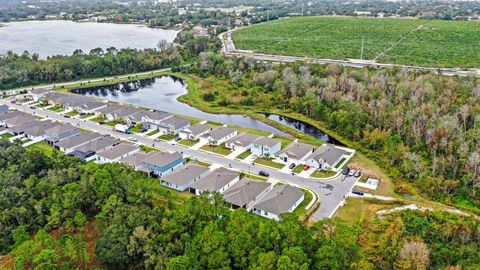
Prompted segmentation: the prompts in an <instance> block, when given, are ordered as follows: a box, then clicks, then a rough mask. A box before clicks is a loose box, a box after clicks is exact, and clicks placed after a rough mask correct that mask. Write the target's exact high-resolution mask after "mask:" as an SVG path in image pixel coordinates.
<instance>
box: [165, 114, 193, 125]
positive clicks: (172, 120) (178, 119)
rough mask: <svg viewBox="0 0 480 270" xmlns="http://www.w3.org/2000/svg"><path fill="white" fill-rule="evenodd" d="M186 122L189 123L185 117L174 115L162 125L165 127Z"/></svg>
mask: <svg viewBox="0 0 480 270" xmlns="http://www.w3.org/2000/svg"><path fill="white" fill-rule="evenodd" d="M184 122H188V119H185V118H183V117H180V116H176V115H172V116H171V117H168V118H167V119H165V120H162V124H164V125H176V124H179V123H184Z"/></svg>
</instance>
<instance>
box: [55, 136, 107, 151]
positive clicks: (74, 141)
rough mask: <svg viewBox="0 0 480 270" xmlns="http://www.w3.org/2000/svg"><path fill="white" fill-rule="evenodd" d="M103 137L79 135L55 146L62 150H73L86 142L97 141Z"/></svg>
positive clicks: (61, 141)
mask: <svg viewBox="0 0 480 270" xmlns="http://www.w3.org/2000/svg"><path fill="white" fill-rule="evenodd" d="M100 137H102V135H101V134H98V133H94V132H91V133H79V134H76V135H73V136H70V137H67V138H65V139H63V140H60V141H59V142H57V143H55V146H58V147H62V148H72V147H75V146H78V145H81V144H84V143H86V142H89V141H92V140H96V139H98V138H100Z"/></svg>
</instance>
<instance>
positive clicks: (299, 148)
mask: <svg viewBox="0 0 480 270" xmlns="http://www.w3.org/2000/svg"><path fill="white" fill-rule="evenodd" d="M314 151H315V146H313V145H310V144H306V143H301V142H292V143H291V144H289V145H288V146H287V147H285V148H284V149H283V150H282V151H280V153H279V154H278V158H279V160H280V161H282V162H285V163H296V164H303V163H304V162H305V160H306V159H307V157H308V156H309V155H311V154H312V153H313V152H314Z"/></svg>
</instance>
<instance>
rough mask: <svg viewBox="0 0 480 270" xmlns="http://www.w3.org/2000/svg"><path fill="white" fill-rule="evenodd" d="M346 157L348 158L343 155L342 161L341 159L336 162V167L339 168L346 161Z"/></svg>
mask: <svg viewBox="0 0 480 270" xmlns="http://www.w3.org/2000/svg"><path fill="white" fill-rule="evenodd" d="M345 159H346V158H344V157H343V158H342V159H340V161H339V162H338V163H337V164H335V169H337V168H338V167H340V165H342V164H343V162H345Z"/></svg>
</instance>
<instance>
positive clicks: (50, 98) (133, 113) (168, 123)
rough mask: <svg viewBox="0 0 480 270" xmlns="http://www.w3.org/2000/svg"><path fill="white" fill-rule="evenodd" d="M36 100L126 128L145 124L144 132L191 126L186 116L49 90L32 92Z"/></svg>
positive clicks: (170, 131) (173, 129) (167, 130)
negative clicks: (92, 115)
mask: <svg viewBox="0 0 480 270" xmlns="http://www.w3.org/2000/svg"><path fill="white" fill-rule="evenodd" d="M30 96H31V99H32V100H33V101H36V102H42V103H48V104H49V105H52V106H58V107H62V108H63V109H65V110H68V111H77V112H78V113H81V114H87V113H91V114H94V115H95V116H96V117H102V118H105V119H106V120H107V121H117V122H123V123H124V124H125V125H127V127H133V126H134V125H136V124H142V127H143V128H144V129H153V130H155V129H158V130H159V131H160V132H162V133H164V134H170V133H173V134H178V132H179V131H181V130H183V129H185V128H187V127H188V126H190V121H189V120H188V119H185V118H183V117H180V116H177V115H173V114H170V113H167V112H162V111H149V110H144V109H140V108H135V107H130V106H124V105H120V104H113V103H107V102H101V101H97V100H95V99H92V98H89V97H86V96H82V95H77V94H65V93H59V92H53V91H50V90H48V89H34V90H31V91H30Z"/></svg>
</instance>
